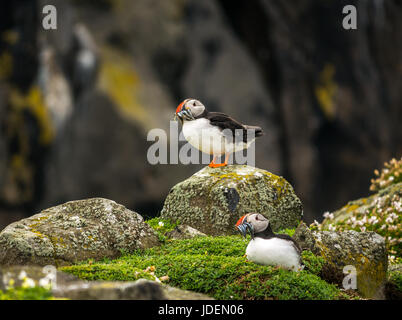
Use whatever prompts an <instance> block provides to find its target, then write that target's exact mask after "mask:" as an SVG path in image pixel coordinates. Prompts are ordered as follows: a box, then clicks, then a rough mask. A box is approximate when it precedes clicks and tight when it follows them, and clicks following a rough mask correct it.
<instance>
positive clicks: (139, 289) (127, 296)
mask: <svg viewBox="0 0 402 320" xmlns="http://www.w3.org/2000/svg"><path fill="white" fill-rule="evenodd" d="M54 272H55V273H54V279H55V282H53V284H52V289H51V292H52V295H53V296H54V297H58V298H67V299H72V300H211V299H212V298H211V297H209V296H206V295H204V294H200V293H196V292H191V291H187V290H181V289H177V288H173V287H170V286H167V285H164V284H161V283H158V282H155V281H151V280H145V279H139V280H137V281H83V280H80V279H78V278H76V277H74V276H72V275H70V274H67V273H64V272H61V271H57V270H56V268H54ZM22 273H23V274H25V275H26V277H27V278H30V279H32V280H33V281H34V283H35V285H40V281H41V279H46V277H48V275H49V274H48V273H46V272H44V268H41V267H38V266H12V267H2V268H0V275H1V274H3V277H2V278H0V280H2V279H4V280H5V281H0V290H4V289H5V288H6V286H7V285H8V281H9V280H10V279H13V280H14V287H18V286H21V284H22V280H21V279H20V278H21V277H20V275H21V274H22ZM42 281H43V280H42ZM4 282H6V283H4Z"/></svg>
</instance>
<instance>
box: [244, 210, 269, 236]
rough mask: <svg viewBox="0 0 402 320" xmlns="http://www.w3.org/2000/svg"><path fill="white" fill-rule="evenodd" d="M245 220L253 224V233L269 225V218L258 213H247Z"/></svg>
mask: <svg viewBox="0 0 402 320" xmlns="http://www.w3.org/2000/svg"><path fill="white" fill-rule="evenodd" d="M247 222H248V223H250V224H251V225H252V226H253V229H254V233H258V232H261V231H264V230H265V229H266V228H267V227H268V225H269V220H268V219H267V218H265V217H264V216H263V215H262V214H259V213H253V214H251V215H249V216H248V217H247Z"/></svg>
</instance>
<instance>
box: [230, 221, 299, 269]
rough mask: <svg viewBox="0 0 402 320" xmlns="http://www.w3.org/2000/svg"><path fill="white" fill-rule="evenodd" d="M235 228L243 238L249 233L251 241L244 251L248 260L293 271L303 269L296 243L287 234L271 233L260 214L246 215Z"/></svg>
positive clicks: (266, 222) (268, 224)
mask: <svg viewBox="0 0 402 320" xmlns="http://www.w3.org/2000/svg"><path fill="white" fill-rule="evenodd" d="M236 227H237V229H238V230H239V231H240V233H241V234H242V235H243V236H244V237H246V235H247V231H250V234H251V241H250V243H249V244H248V246H247V249H246V255H247V259H248V260H250V261H253V262H255V263H257V264H262V265H275V266H281V267H283V268H285V269H290V270H293V271H300V270H302V269H303V268H304V266H302V263H301V257H300V254H301V249H300V247H299V245H298V243H297V242H296V241H295V240H294V239H293V238H292V237H290V236H288V235H287V234H275V233H273V231H272V229H271V226H270V223H269V220H268V219H267V218H265V217H264V216H263V215H262V214H258V213H249V214H246V215H244V216H242V217H241V218H240V219H239V221H237V223H236Z"/></svg>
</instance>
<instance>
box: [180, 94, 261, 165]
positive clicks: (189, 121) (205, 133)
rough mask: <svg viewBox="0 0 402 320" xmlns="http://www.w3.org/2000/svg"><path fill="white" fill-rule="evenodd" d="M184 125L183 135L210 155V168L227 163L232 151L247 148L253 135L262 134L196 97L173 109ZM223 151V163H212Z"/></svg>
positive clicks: (258, 135)
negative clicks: (210, 109)
mask: <svg viewBox="0 0 402 320" xmlns="http://www.w3.org/2000/svg"><path fill="white" fill-rule="evenodd" d="M176 118H179V120H180V122H181V123H182V125H183V135H184V138H185V139H186V140H187V141H188V142H189V143H190V144H191V145H192V146H193V147H195V148H197V149H198V150H201V151H202V152H204V153H207V154H211V155H213V159H212V162H211V163H210V164H209V166H210V167H212V168H217V167H223V166H226V165H227V163H228V160H229V156H230V154H231V153H233V152H237V151H240V150H243V149H247V148H248V147H249V146H250V145H251V143H252V142H253V141H254V140H255V138H256V137H260V136H262V135H263V131H262V129H261V128H260V127H256V126H248V125H245V124H241V123H240V122H238V121H236V120H234V119H232V118H231V117H229V116H228V115H226V114H224V113H221V112H209V111H207V109H206V108H205V106H204V105H203V104H202V103H201V102H200V101H198V100H196V99H186V100H184V101H183V102H182V103H180V104H179V106H178V107H177V109H176V114H175V119H176ZM223 154H225V162H224V163H215V161H216V158H217V157H218V156H221V155H223Z"/></svg>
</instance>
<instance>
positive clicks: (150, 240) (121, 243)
mask: <svg viewBox="0 0 402 320" xmlns="http://www.w3.org/2000/svg"><path fill="white" fill-rule="evenodd" d="M158 244H159V240H158V236H157V235H156V233H155V231H154V230H153V229H152V228H151V227H150V226H149V225H148V224H146V223H145V222H144V220H143V218H142V217H141V216H140V215H139V214H138V213H136V212H133V211H130V210H128V209H127V208H125V207H124V206H122V205H120V204H117V203H116V202H114V201H111V200H107V199H103V198H92V199H86V200H78V201H71V202H67V203H64V204H61V205H59V206H56V207H52V208H49V209H46V210H43V211H42V212H41V213H39V214H36V215H34V216H32V217H29V218H27V219H23V220H20V221H18V222H15V223H12V224H10V225H9V226H8V227H6V228H5V229H4V230H3V231H2V232H1V233H0V265H17V264H37V265H48V264H52V265H68V264H71V263H73V262H76V261H81V260H86V259H89V258H94V259H101V258H104V257H109V258H114V257H117V256H119V255H120V254H121V251H122V250H124V251H133V250H135V249H143V248H148V247H151V246H155V245H158Z"/></svg>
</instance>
